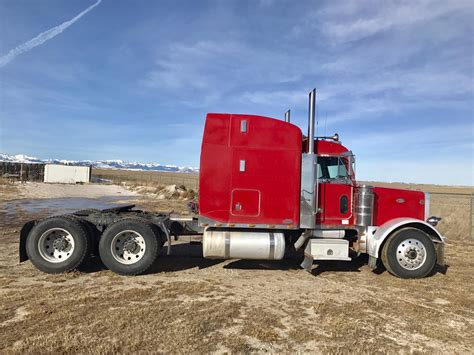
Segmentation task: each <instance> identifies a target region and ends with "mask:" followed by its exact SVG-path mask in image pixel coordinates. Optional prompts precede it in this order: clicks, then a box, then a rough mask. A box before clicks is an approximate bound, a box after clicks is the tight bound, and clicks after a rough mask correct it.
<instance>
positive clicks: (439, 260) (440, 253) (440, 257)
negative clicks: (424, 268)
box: [434, 242, 446, 266]
mask: <svg viewBox="0 0 474 355" xmlns="http://www.w3.org/2000/svg"><path fill="white" fill-rule="evenodd" d="M434 246H435V250H436V264H438V265H440V266H445V265H446V261H445V258H444V243H440V242H438V243H436V242H435V243H434Z"/></svg>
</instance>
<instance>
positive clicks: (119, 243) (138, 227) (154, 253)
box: [99, 217, 161, 275]
mask: <svg viewBox="0 0 474 355" xmlns="http://www.w3.org/2000/svg"><path fill="white" fill-rule="evenodd" d="M126 231H128V232H126ZM121 238H123V239H121ZM127 243H128V245H129V246H130V245H131V247H130V248H132V250H127V247H126V244H127ZM140 243H141V244H140ZM143 246H144V248H142V247H143ZM160 250H161V237H160V234H159V231H158V229H157V227H156V226H155V225H153V224H152V223H150V222H149V221H147V220H146V219H143V218H137V217H129V218H123V219H120V220H118V221H117V222H115V223H113V224H111V225H110V226H109V227H107V229H106V230H105V231H104V233H103V234H102V236H101V238H100V242H99V254H100V258H101V259H102V262H103V263H104V265H105V266H107V267H108V268H109V269H110V270H112V271H113V272H115V273H117V274H120V275H138V274H142V273H144V272H145V271H147V270H148V269H149V268H150V267H151V266H152V265H153V263H154V262H155V260H156V258H157V257H158V254H159V252H160ZM135 257H136V258H137V260H136V261H135ZM127 259H128V260H127Z"/></svg>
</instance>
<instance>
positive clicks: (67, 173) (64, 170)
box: [44, 164, 91, 184]
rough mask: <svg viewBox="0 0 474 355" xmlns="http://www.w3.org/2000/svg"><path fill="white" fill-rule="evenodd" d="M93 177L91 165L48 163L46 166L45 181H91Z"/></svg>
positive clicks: (66, 182) (65, 182)
mask: <svg viewBox="0 0 474 355" xmlns="http://www.w3.org/2000/svg"><path fill="white" fill-rule="evenodd" d="M90 177H91V168H90V166H73V165H57V164H46V165H45V166H44V182H58V183H62V184H76V183H85V182H89V181H90Z"/></svg>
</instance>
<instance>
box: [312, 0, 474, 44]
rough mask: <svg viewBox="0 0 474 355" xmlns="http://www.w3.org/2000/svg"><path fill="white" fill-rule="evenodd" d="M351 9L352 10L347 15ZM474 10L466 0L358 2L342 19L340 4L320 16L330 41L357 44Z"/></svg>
mask: <svg viewBox="0 0 474 355" xmlns="http://www.w3.org/2000/svg"><path fill="white" fill-rule="evenodd" d="M377 5H379V6H377ZM380 5H383V6H380ZM344 6H347V4H346V3H344ZM350 8H352V11H351V13H348V12H347V9H350ZM374 10H375V11H374ZM472 10H473V2H472V1H467V0H454V1H443V0H425V1H403V2H399V1H397V2H394V1H387V2H383V4H382V3H380V2H378V1H376V2H373V1H357V2H352V5H349V6H347V7H346V12H345V16H341V5H340V4H337V5H335V6H334V8H331V7H329V8H326V9H325V10H323V11H321V12H319V15H322V18H323V28H322V31H323V33H325V34H326V35H327V36H329V37H330V38H331V39H333V40H340V41H354V40H359V39H362V38H366V37H369V36H372V35H374V34H376V33H379V32H383V31H386V30H389V29H393V28H399V29H400V28H407V27H410V26H413V25H415V24H423V23H426V22H429V21H432V20H434V19H436V18H438V17H441V16H445V15H448V14H450V13H452V12H456V11H472ZM342 13H343V14H344V12H342Z"/></svg>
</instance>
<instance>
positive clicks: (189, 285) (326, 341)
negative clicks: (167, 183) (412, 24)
mask: <svg viewBox="0 0 474 355" xmlns="http://www.w3.org/2000/svg"><path fill="white" fill-rule="evenodd" d="M409 187H410V188H420V186H415V185H410V186H409ZM84 188H87V186H84ZM421 188H422V189H425V190H428V191H431V192H436V191H438V192H444V193H447V195H436V196H435V195H433V196H432V199H431V205H432V211H433V214H439V215H441V216H443V217H444V218H445V219H444V220H443V221H442V222H441V224H440V230H441V231H442V232H443V233H444V234H445V235H447V236H448V237H449V238H450V239H449V242H448V245H447V248H446V255H447V262H448V267H447V268H438V269H436V272H435V273H434V274H433V275H431V276H430V277H428V278H425V279H421V280H401V279H397V278H395V277H393V276H391V275H389V274H388V273H387V272H386V271H384V270H383V268H379V269H378V270H377V271H376V272H372V271H371V270H370V269H369V268H368V267H367V266H366V265H365V262H366V260H365V259H364V258H360V259H355V260H353V261H352V262H350V263H343V262H325V263H320V264H315V265H314V269H313V272H312V274H310V273H307V272H306V271H304V270H302V269H300V268H299V263H300V261H301V255H299V254H289V255H288V258H287V259H285V260H283V261H279V262H269V261H262V262H259V261H243V260H229V261H218V260H206V259H203V258H202V257H201V246H200V245H199V244H194V243H192V244H189V243H185V242H186V239H187V238H184V241H183V242H180V243H178V244H177V245H175V246H174V249H173V254H172V255H170V256H167V255H165V253H164V252H163V253H162V255H161V257H160V258H159V259H158V261H157V263H156V265H155V266H154V267H153V269H152V270H151V271H150V272H149V273H148V274H147V275H142V276H136V277H123V276H118V275H115V274H113V273H112V272H110V271H108V270H106V269H104V267H103V266H102V265H101V264H100V263H98V262H97V260H90V261H89V262H88V263H87V264H86V265H85V266H84V267H82V268H81V270H80V271H77V272H74V273H69V274H61V275H48V274H44V273H41V272H39V271H37V270H36V269H35V268H33V266H32V265H31V263H30V262H26V263H22V264H18V262H17V260H18V258H17V254H18V231H19V229H20V227H21V225H22V223H24V222H25V221H27V220H29V219H31V218H38V217H41V216H45V215H48V214H50V213H53V212H58V210H60V211H63V210H62V208H64V201H62V202H61V203H62V204H54V203H53V202H52V201H46V203H43V202H41V201H40V200H31V197H29V196H28V194H27V193H26V192H25V191H24V190H25V188H24V186H20V185H15V184H1V185H0V246H1V249H2V251H3V253H2V257H1V258H0V352H2V353H24V352H30V353H42V352H50V353H66V352H81V353H84V352H94V353H115V352H120V353H129V352H138V351H143V352H174V353H176V352H178V353H184V352H193V353H202V352H206V353H207V352H217V353H223V352H233V353H235V352H238V353H240V352H285V353H294V352H311V353H331V354H341V353H348V352H363V353H440V354H441V353H443V354H444V353H466V354H467V353H472V352H473V351H474V340H473V336H472V334H474V287H473V283H472V272H473V265H474V261H473V258H472V255H473V253H474V242H473V240H472V239H470V238H469V225H468V223H467V222H466V219H467V220H468V217H469V212H468V211H469V203H470V201H469V199H468V198H466V197H465V196H459V195H449V194H452V193H459V192H461V193H468V192H471V193H472V189H468V188H465V189H458V188H450V187H436V186H431V187H430V186H421ZM461 190H462V191H461ZM150 191H151V190H150ZM150 191H149V192H150ZM151 192H152V191H151ZM123 194H124V193H120V194H118V195H119V196H120V195H123ZM64 197H68V196H64ZM69 197H70V200H67V201H66V202H67V203H70V204H75V203H78V201H79V200H78V199H77V198H76V199H75V198H72V196H69ZM18 198H21V199H20V200H19V199H18ZM114 198H117V196H115V197H114ZM123 199H124V200H126V201H127V202H135V203H138V204H139V205H140V206H141V207H144V208H146V209H149V210H154V211H160V210H161V211H164V210H175V211H177V212H181V211H184V210H185V204H186V200H179V199H178V200H167V199H157V198H154V197H153V193H146V191H145V193H144V194H139V195H135V196H133V195H132V196H127V197H126V198H125V197H123ZM117 201H120V200H112V201H111V200H105V199H104V198H97V197H96V198H95V199H91V200H87V201H85V202H87V203H90V204H91V206H93V205H97V206H99V205H101V204H103V203H110V202H117ZM79 202H81V203H82V202H83V201H82V200H81V201H79ZM35 206H36V207H38V206H41V208H35Z"/></svg>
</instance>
